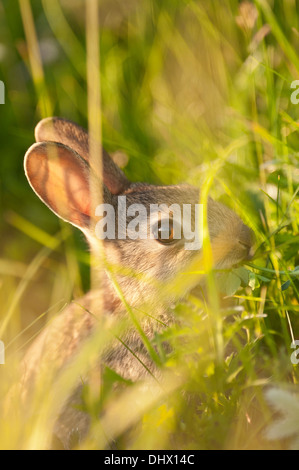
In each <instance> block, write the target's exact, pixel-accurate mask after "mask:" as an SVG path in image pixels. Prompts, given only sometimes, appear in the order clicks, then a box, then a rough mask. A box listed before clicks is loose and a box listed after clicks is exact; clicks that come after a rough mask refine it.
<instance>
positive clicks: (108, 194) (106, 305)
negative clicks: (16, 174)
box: [22, 117, 253, 449]
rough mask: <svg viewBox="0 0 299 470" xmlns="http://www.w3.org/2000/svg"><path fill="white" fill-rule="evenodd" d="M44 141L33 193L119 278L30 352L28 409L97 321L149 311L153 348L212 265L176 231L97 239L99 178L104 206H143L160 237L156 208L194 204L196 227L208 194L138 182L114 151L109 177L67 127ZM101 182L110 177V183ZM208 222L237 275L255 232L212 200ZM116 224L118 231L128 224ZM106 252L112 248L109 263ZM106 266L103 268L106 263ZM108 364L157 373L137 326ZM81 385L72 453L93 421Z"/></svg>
mask: <svg viewBox="0 0 299 470" xmlns="http://www.w3.org/2000/svg"><path fill="white" fill-rule="evenodd" d="M35 138H36V144H34V145H33V146H32V147H31V148H30V149H29V150H28V151H27V153H26V155H25V161H24V168H25V174H26V177H27V179H28V181H29V184H30V185H31V187H32V189H33V191H34V192H35V193H36V194H37V196H38V197H39V198H40V199H41V200H42V201H43V202H44V203H45V204H46V205H47V206H48V207H49V209H51V211H53V212H54V213H55V214H56V215H57V216H58V217H60V218H61V219H63V220H65V221H67V222H69V223H71V224H72V225H74V226H75V227H77V228H79V229H80V230H81V231H82V232H83V234H84V235H85V237H86V238H87V241H88V243H89V245H90V247H91V248H92V250H93V252H95V253H98V256H99V257H101V256H103V257H104V259H105V262H106V263H108V265H109V264H110V265H112V266H114V270H113V276H114V278H113V279H112V278H111V272H109V269H106V270H105V269H102V268H101V272H100V273H99V274H100V276H101V277H100V279H101V281H100V283H99V285H98V287H96V288H94V289H93V290H92V291H90V292H88V293H87V294H86V295H85V297H83V298H82V299H79V300H78V301H77V302H76V303H72V304H70V305H69V306H67V307H66V308H65V310H64V311H63V312H62V313H61V314H60V315H58V316H57V317H56V318H55V319H54V321H53V322H51V323H50V324H49V325H48V326H46V327H45V329H44V331H43V332H42V333H41V334H40V335H39V336H38V337H37V339H35V341H34V342H33V344H32V345H31V346H30V347H29V349H28V351H27V353H26V355H25V357H24V360H23V363H22V367H23V370H24V373H23V379H22V391H23V394H24V397H25V398H24V400H26V397H28V396H30V390H32V389H33V388H34V383H35V381H36V380H37V377H38V375H39V373H40V370H41V368H42V367H43V366H44V367H45V368H47V367H48V365H49V364H51V365H53V364H55V373H57V374H58V373H59V371H61V370H63V369H65V368H66V367H67V366H68V364H69V361H71V360H72V358H74V357H75V355H76V354H77V353H78V351H80V349H81V347H82V345H83V344H85V342H86V340H87V339H88V338H89V337H90V336H91V335H92V333H93V331H94V330H95V328H96V325H97V320H96V318H95V317H96V316H99V317H101V315H104V316H105V318H108V320H109V318H113V319H126V318H127V315H128V314H127V309H126V308H125V305H126V306H129V307H130V309H133V310H134V309H138V308H140V307H143V306H144V305H148V306H149V309H148V311H149V312H150V313H151V315H152V316H147V315H144V317H141V319H140V324H141V326H142V329H143V331H144V333H145V335H146V336H147V338H148V339H152V338H153V337H154V335H155V333H156V332H157V331H160V330H161V329H162V328H165V325H170V324H172V323H174V322H175V318H174V317H173V313H170V310H169V309H168V306H169V305H170V304H171V303H172V302H174V301H176V300H177V299H178V298H183V297H184V296H185V295H186V294H187V293H188V292H189V291H191V289H192V288H194V287H195V285H196V284H197V283H198V279H196V276H195V277H194V279H193V277H189V278H188V282H186V281H184V282H182V283H181V282H180V283H179V286H178V284H177V285H176V288H175V289H173V290H171V289H167V288H166V286H169V285H171V282H172V280H174V279H176V277H177V276H178V275H179V274H180V273H182V272H184V271H186V270H188V267H189V266H191V265H192V263H196V262H197V263H200V262H202V259H201V256H202V253H201V251H202V250H201V249H198V250H188V249H184V248H185V247H184V244H183V243H182V239H180V238H178V239H172V231H173V227H172V226H168V229H169V236H168V237H167V236H163V232H161V230H160V231H159V229H160V228H161V227H160V226H159V220H158V221H157V219H156V220H154V224H153V225H154V227H155V230H156V234H155V236H154V237H147V238H146V239H131V238H129V237H127V236H126V237H122V238H121V239H118V238H117V236H116V238H115V239H113V238H112V239H102V240H101V241H99V239H98V237H97V236H96V227H97V221H98V220H97V219H98V218H97V217H96V216H95V215H94V214H93V213H92V211H91V206H92V204H91V194H90V180H91V177H93V178H95V180H97V178H98V185H99V187H102V188H103V202H104V203H105V204H109V205H110V206H111V207H113V208H114V209H115V217H116V219H118V218H119V213H118V205H119V201H120V199H119V197H120V196H125V197H126V204H127V206H130V205H132V204H139V205H140V204H142V205H143V207H145V208H146V212H147V216H148V217H147V220H145V221H144V224H145V225H146V229H149V231H151V230H152V227H151V225H150V224H151V220H150V218H149V213H150V206H151V205H153V204H165V205H166V206H167V207H169V206H171V205H173V204H176V205H178V206H180V207H181V206H182V205H183V204H189V205H190V207H192V226H193V227H194V217H195V215H194V207H195V205H196V204H197V203H198V201H199V190H198V188H196V187H193V186H189V185H186V184H182V185H174V186H156V185H152V184H148V183H132V182H131V181H129V180H128V179H127V178H126V176H125V174H124V173H123V171H122V170H121V169H120V168H118V167H117V165H116V164H115V163H114V162H113V160H112V158H110V156H109V155H108V153H107V152H106V151H105V150H104V149H103V151H102V152H103V153H102V156H103V159H102V161H103V168H102V170H103V171H102V172H99V171H98V169H97V168H93V167H91V163H90V159H89V136H88V133H87V132H86V131H85V130H84V129H83V128H81V127H80V126H79V125H77V124H75V123H73V122H71V121H68V120H65V119H62V118H57V117H51V118H47V119H44V120H42V121H41V122H39V124H38V125H37V127H36V129H35ZM99 174H102V180H100V177H98V175H99ZM168 215H169V214H168ZM207 218H208V229H209V236H210V240H211V248H212V253H213V259H214V266H215V267H217V268H230V267H231V266H233V265H235V264H238V263H239V262H241V261H242V260H245V259H247V258H248V257H249V256H250V252H251V250H252V246H253V234H252V231H251V229H250V228H249V227H247V226H246V225H245V224H244V223H243V222H242V220H241V219H240V218H239V217H238V216H237V215H236V214H235V213H234V212H233V211H232V210H230V209H229V208H227V207H226V206H224V205H223V204H221V203H219V202H216V201H214V200H213V199H211V198H209V200H208V208H207ZM130 220H132V218H131V219H130V218H129V220H128V221H126V224H127V226H126V227H125V233H126V235H127V232H126V230H127V229H128V223H129V222H130ZM115 222H116V224H115V225H116V226H117V222H118V220H115ZM157 227H158V228H157ZM157 231H158V233H157ZM99 246H102V249H103V253H102V254H101V250H99ZM99 264H100V265H101V266H103V263H102V261H99ZM106 266H107V264H106ZM117 267H118V269H117ZM132 273H133V274H132ZM184 279H185V278H184ZM116 285H117V288H116ZM178 287H180V289H179V288H178ZM120 293H121V294H120ZM124 303H125V305H124ZM153 317H154V318H153ZM157 320H158V321H157ZM125 345H126V347H125ZM132 352H133V354H132ZM102 363H103V364H105V365H107V366H108V367H110V368H111V369H113V370H114V371H115V372H117V373H118V374H119V375H121V376H122V377H123V378H124V379H126V380H131V381H134V382H135V381H137V380H140V379H142V378H144V377H145V376H146V375H147V374H149V373H155V368H156V366H154V365H153V361H152V360H151V358H150V356H149V354H148V351H147V349H146V347H145V346H144V341H143V340H142V338H141V336H140V331H138V328H135V326H134V325H133V326H132V325H131V326H130V327H129V328H128V329H127V330H126V331H125V332H124V333H123V336H122V340H121V342H120V341H115V342H114V343H113V344H111V346H110V347H109V348H108V349H107V350H106V351H104V353H103V355H102V356H101V359H100V360H99V364H102ZM99 367H101V365H99ZM79 382H80V380H79V378H78V387H75V388H74V395H73V397H70V398H69V401H68V402H66V403H65V405H64V407H63V408H62V410H61V411H60V416H59V417H57V422H56V424H55V430H54V432H55V435H56V436H57V438H58V439H59V441H60V442H62V445H63V447H64V448H66V449H68V448H70V447H71V436H72V433H73V431H74V430H76V432H78V433H79V435H80V439H83V438H84V436H85V435H86V433H87V432H88V427H89V418H88V416H87V415H85V414H84V413H83V412H82V411H79V410H78V409H74V407H73V406H72V405H71V404H74V403H76V402H78V401H79V398H80V385H79Z"/></svg>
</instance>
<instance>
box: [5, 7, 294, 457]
mask: <svg viewBox="0 0 299 470" xmlns="http://www.w3.org/2000/svg"><path fill="white" fill-rule="evenodd" d="M12 3H13V2H8V1H2V2H1V4H0V28H1V29H0V30H1V33H0V45H1V44H2V43H3V44H4V47H5V48H7V53H6V55H4V59H3V60H2V59H1V67H0V71H1V73H3V79H4V81H5V80H6V81H7V82H8V81H9V82H10V83H11V86H8V83H7V87H6V88H7V89H9V92H8V93H9V96H8V99H7V102H8V104H7V105H6V107H5V108H1V112H2V109H3V116H5V118H3V126H2V128H1V129H0V135H1V142H3V157H2V159H1V162H0V167H1V181H0V184H1V187H0V202H1V204H2V205H3V209H2V214H3V220H1V222H0V224H1V225H0V229H1V231H2V235H1V236H2V239H3V246H2V251H1V254H0V276H1V277H0V305H1V307H0V339H1V340H4V342H5V344H6V345H7V350H6V361H7V363H6V365H5V366H0V374H1V380H0V416H1V419H0V437H1V439H0V447H1V448H12V449H16V448H21V449H32V448H42V449H44V448H48V447H49V446H50V442H51V439H52V432H53V427H54V421H55V416H56V414H57V413H58V412H59V410H61V408H62V406H63V404H64V402H65V400H66V398H67V397H68V396H69V395H70V394H71V392H72V390H73V389H74V386H75V383H76V377H77V374H78V370H80V371H82V370H83V371H85V372H86V374H87V376H88V371H89V370H90V365H91V364H92V362H93V360H94V358H95V357H98V355H100V354H101V353H102V352H103V351H104V350H105V348H106V347H108V346H109V344H111V341H113V338H115V337H117V338H118V337H119V336H121V333H122V332H123V331H124V329H125V328H127V327H128V325H133V326H134V327H135V328H137V330H138V332H139V334H140V336H141V337H142V339H143V341H144V343H145V345H146V348H147V350H148V351H149V354H150V356H151V358H152V360H153V361H154V362H155V363H156V365H157V367H158V370H162V373H161V374H159V376H158V377H156V376H154V377H153V376H151V375H150V374H149V379H148V383H146V384H142V383H141V384H140V383H137V384H128V383H124V382H123V381H121V379H120V377H119V376H117V374H114V373H113V372H112V371H110V370H107V371H106V372H105V374H104V375H103V377H102V378H101V379H99V378H98V377H97V376H91V377H90V383H89V385H87V382H86V384H85V388H84V394H83V398H84V408H85V410H86V411H87V413H88V414H89V416H90V419H91V431H90V433H89V435H88V436H87V438H86V439H85V440H84V441H83V442H80V443H78V442H76V441H74V443H73V445H74V447H75V448H78V447H81V448H84V449H94V448H105V447H107V446H108V447H109V446H110V445H114V446H116V447H118V448H120V449H142V448H148V449H154V448H164V449H169V448H176V449H179V448H183V449H225V448H234V449H245V448H281V447H286V446H287V445H288V443H287V442H285V441H284V440H282V439H281V440H279V439H280V437H279V436H280V435H279V433H276V434H275V436H278V438H277V439H276V440H275V441H270V440H268V439H267V436H269V435H270V436H271V432H270V434H269V432H267V429H268V426H269V425H270V424H271V423H272V419H273V414H272V411H273V410H274V411H275V410H276V409H279V406H278V405H277V406H275V400H274V398H275V396H274V395H275V394H274V395H273V394H272V395H273V397H274V398H273V397H272V398H273V400H272V401H273V403H274V404H273V403H272V402H271V403H270V404H269V402H268V401H267V398H266V397H267V394H266V393H265V392H266V391H267V390H268V388H270V387H272V386H279V385H281V384H283V385H284V386H286V387H289V388H290V389H291V390H292V389H293V387H298V380H299V375H298V366H295V365H293V364H292V363H291V361H290V356H291V354H292V352H293V350H292V349H291V342H292V341H293V340H294V339H299V321H298V318H299V317H298V315H299V284H298V282H299V280H298V279H299V271H298V265H299V255H298V250H299V233H298V225H299V203H298V185H299V173H298V166H299V154H298V144H299V139H298V134H297V133H298V125H299V124H298V119H299V117H298V113H299V107H296V106H295V105H293V104H292V103H291V102H290V95H291V88H290V86H291V83H292V81H293V80H295V79H296V78H297V75H298V70H299V62H298V57H297V53H296V51H297V50H298V47H299V32H298V27H299V25H298V19H297V18H298V14H297V11H298V7H299V5H298V2H297V1H295V0H294V1H290V2H276V1H275V0H272V1H269V2H266V1H262V0H256V2H255V3H254V4H255V5H256V7H255V8H254V7H253V4H251V9H250V10H248V11H247V13H246V14H247V16H246V15H245V16H246V17H244V14H245V13H244V10H242V9H241V10H240V2H238V1H236V0H225V1H223V2H218V3H217V4H216V3H215V2H204V1H201V0H197V1H196V0H191V1H187V0H186V1H181V0H180V1H179V0H173V1H171V2H159V1H158V0H152V1H151V2H149V1H146V0H144V1H141V2H137V1H136V2H135V1H134V0H132V1H131V2H128V5H126V7H124V2H120V1H117V0H114V1H103V2H100V13H99V24H97V22H96V21H95V23H94V24H93V28H91V30H90V31H88V28H87V27H86V17H85V15H86V11H85V7H86V2H83V1H80V0H78V1H76V2H69V1H67V0H60V1H58V0H55V1H54V0H51V1H48V0H43V1H42V2H39V5H36V4H33V3H34V2H31V3H30V2H29V0H28V1H27V0H26V1H25V0H24V1H23V0H20V2H19V5H20V11H19V13H17V12H16V10H15V9H13V8H12V5H11V4H12ZM91 3H92V5H91ZM92 6H93V7H94V8H95V10H92ZM89 8H90V10H89V13H90V15H91V16H90V18H91V17H92V15H93V16H94V14H95V11H96V9H97V2H96V1H95V2H90V5H89ZM15 16H16V19H15ZM245 20H246V21H245ZM244 21H245V23H244ZM96 37H100V46H101V47H100V51H99V50H98V48H97V47H95V48H94V50H93V49H92V46H97V45H98V43H97V44H96V43H95V41H96ZM47 41H48V43H47ZM45 44H48V49H47V47H46V46H45ZM10 50H12V51H14V52H13V54H11V55H9V54H8V51H10ZM87 50H88V51H89V53H90V55H89V61H88V57H87ZM51 51H52V52H51ZM51 53H52V56H51ZM0 54H1V49H0ZM51 57H52V58H51ZM95 57H97V58H99V57H101V64H100V66H99V65H98V67H97V69H96V70H95V69H94V68H93V64H94V60H95ZM24 62H25V63H26V66H27V67H28V69H27V70H29V71H30V75H29V74H28V72H27V71H25V70H26V68H25V67H24V65H23V64H24ZM97 63H98V62H97ZM88 66H89V69H88ZM12 70H20V71H21V72H20V73H19V76H16V75H15V76H14V77H12V72H11V71H12ZM87 70H89V73H87ZM0 78H1V79H2V77H0ZM100 88H101V96H100V94H99V93H100ZM88 90H89V91H88ZM92 90H93V91H92ZM24 108H25V109H26V111H24ZM100 111H101V113H100ZM51 114H55V115H61V116H62V117H65V118H70V119H72V120H74V121H77V122H79V123H80V124H82V125H84V126H85V127H86V128H87V127H89V129H90V130H91V133H92V134H93V135H96V130H97V129H100V128H101V127H102V129H103V136H102V137H103V142H104V146H105V147H106V148H107V150H109V151H111V152H113V151H115V150H122V151H123V152H125V153H126V154H127V155H128V157H129V161H128V165H127V167H126V168H125V172H126V174H127V175H128V177H129V178H130V179H132V181H147V182H151V183H160V182H162V183H163V184H176V183H180V182H189V183H191V184H194V185H197V186H198V187H199V188H200V189H201V202H203V203H205V202H206V200H207V197H208V196H210V195H211V196H212V197H214V198H215V199H220V200H222V201H223V202H224V203H226V204H228V205H229V206H230V207H232V208H233V209H234V210H235V211H236V212H237V213H238V214H239V215H240V216H241V217H242V219H243V220H244V222H245V223H247V224H248V225H249V226H250V227H251V228H252V229H253V230H254V232H255V235H256V255H255V258H254V259H253V260H252V261H251V262H248V264H247V265H246V266H245V268H246V270H247V271H245V270H244V271H239V272H237V271H235V270H234V271H232V272H230V273H228V272H220V273H219V272H214V271H213V270H212V269H211V267H212V253H211V250H210V243H209V237H208V234H207V233H206V237H205V243H204V251H203V256H202V258H201V265H200V267H198V266H195V265H194V266H190V272H189V273H184V274H183V275H182V277H180V278H178V279H177V280H176V282H174V283H173V284H172V286H161V299H160V300H162V299H163V298H165V297H167V295H170V294H171V293H172V292H171V289H174V290H175V291H177V292H178V291H179V290H180V289H181V290H182V291H183V290H184V288H185V286H187V285H188V283H189V282H190V281H191V280H192V279H193V278H194V277H196V276H197V278H198V280H200V282H201V288H200V289H198V290H197V291H196V292H192V293H191V294H190V295H189V296H188V298H187V299H186V300H185V301H184V302H182V303H179V304H178V305H176V306H172V313H173V314H174V315H175V317H176V318H177V320H178V322H177V325H173V326H171V327H168V328H166V329H161V331H159V333H157V335H156V336H155V338H154V339H153V340H151V339H149V338H147V337H146V335H145V333H144V331H143V329H142V319H143V318H144V316H148V317H149V316H150V317H151V318H153V321H156V322H157V320H155V318H156V313H157V312H156V311H151V310H150V309H149V308H148V306H146V305H145V306H144V309H141V310H142V311H136V309H132V307H131V306H130V305H129V304H128V303H127V302H126V299H125V297H124V295H123V293H122V292H121V290H120V288H119V286H118V285H117V282H116V280H115V279H114V272H115V269H116V268H117V267H115V266H114V267H113V266H110V267H109V266H108V269H109V270H110V271H111V279H112V281H113V282H114V284H115V288H116V291H117V292H118V295H119V297H120V298H121V300H122V302H123V304H124V308H125V310H126V311H127V318H126V319H124V320H123V321H120V322H118V323H116V324H113V325H109V328H108V327H105V326H104V325H102V324H101V325H99V328H98V330H97V331H96V333H95V334H94V335H93V336H92V337H91V339H90V341H88V342H86V344H85V345H84V348H82V350H81V351H80V352H79V354H78V356H77V357H75V358H73V360H72V362H71V365H70V367H69V368H67V369H65V370H64V371H57V369H56V367H55V364H51V367H50V368H49V370H46V373H44V374H41V377H40V380H39V381H38V383H37V384H36V388H35V389H34V390H33V391H32V397H31V400H30V406H28V407H27V408H26V409H25V410H23V409H22V407H21V406H20V392H19V391H18V388H17V389H15V388H13V390H14V394H13V395H12V392H11V390H12V385H13V384H14V383H16V382H17V383H18V380H19V375H18V368H19V364H20V361H21V359H22V357H23V355H24V351H25V350H26V346H27V345H28V344H29V343H30V342H31V340H32V339H33V338H35V336H36V335H37V334H38V333H39V332H40V331H41V330H42V327H43V325H44V324H45V323H46V322H51V321H52V320H53V318H55V317H56V316H57V315H59V314H60V313H61V309H62V307H63V306H64V305H65V304H66V303H69V302H70V301H71V299H72V297H73V294H74V297H75V298H77V299H78V298H80V295H82V293H83V292H84V291H87V290H88V289H89V287H90V281H89V279H90V278H89V274H88V270H89V267H90V264H91V266H92V267H93V264H94V260H93V257H92V256H91V257H90V255H89V254H88V252H87V250H86V253H85V252H84V250H85V247H86V245H85V243H84V242H82V239H81V238H80V236H78V234H77V233H76V231H75V230H72V229H70V228H69V227H68V226H67V225H66V224H64V223H61V224H60V223H57V222H56V221H55V217H54V216H52V215H51V214H50V212H49V211H47V209H46V208H43V207H42V205H41V204H40V202H39V201H38V200H37V198H36V197H35V196H34V195H33V194H32V193H31V189H30V188H29V187H28V186H27V182H26V180H25V178H23V176H22V174H23V170H22V157H23V155H24V153H25V151H26V150H27V148H28V146H29V145H31V143H33V138H34V137H33V128H34V125H35V124H36V122H37V121H38V120H39V119H40V118H42V117H45V116H48V115H51ZM4 121H5V122H4ZM101 122H102V124H101ZM12 133H13V134H14V139H12V138H11V134H12ZM98 135H99V134H97V136H98ZM94 158H95V159H98V158H100V156H99V155H97V151H96V150H95V153H94ZM103 263H105V260H103ZM118 268H121V269H123V270H124V272H126V267H125V266H122V267H118ZM203 273H205V276H203ZM238 273H239V274H238ZM246 273H247V274H246ZM127 275H128V276H135V275H138V274H137V273H129V272H128V273H127ZM238 275H239V276H241V277H242V279H240V278H238ZM223 276H224V277H223ZM244 276H245V278H244ZM246 276H247V277H246ZM92 281H93V278H92ZM93 282H94V281H93ZM149 282H154V280H149ZM234 287H236V289H234ZM168 289H169V290H168ZM228 298H229V299H228ZM77 307H78V309H80V308H82V307H80V300H78V304H77ZM90 313H91V315H94V312H93V311H91V312H90ZM157 323H158V322H157ZM165 342H168V343H169V344H170V345H171V346H172V349H171V352H167V353H166V352H165V350H164V349H163V344H165ZM132 354H134V351H132ZM50 369H51V370H50ZM153 375H154V374H153ZM19 385H20V384H19ZM114 385H115V387H114ZM118 385H119V386H120V387H118ZM21 389H22V386H21ZM99 390H100V392H99ZM9 391H10V392H9ZM8 392H9V397H10V398H9V399H8V398H7V394H8ZM272 395H271V396H272ZM270 405H273V408H272V407H271V406H270ZM99 414H100V415H101V417H102V418H101V420H100V421H99V420H98V419H97V416H98V415H99ZM272 434H273V433H272ZM284 435H288V433H287V432H285V434H284ZM283 437H284V436H282V438H283ZM293 437H294V436H293ZM295 437H297V436H295ZM297 441H298V439H297ZM297 441H296V440H295V443H296V442H297ZM293 445H294V444H293Z"/></svg>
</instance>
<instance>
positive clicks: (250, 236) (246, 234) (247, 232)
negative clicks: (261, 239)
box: [239, 225, 254, 260]
mask: <svg viewBox="0 0 299 470" xmlns="http://www.w3.org/2000/svg"><path fill="white" fill-rule="evenodd" d="M239 244H240V245H241V246H242V247H243V248H244V250H245V251H246V256H244V258H245V259H247V260H250V259H252V257H253V245H254V233H253V231H252V230H251V229H250V228H249V227H247V225H243V226H242V229H241V233H240V235H239Z"/></svg>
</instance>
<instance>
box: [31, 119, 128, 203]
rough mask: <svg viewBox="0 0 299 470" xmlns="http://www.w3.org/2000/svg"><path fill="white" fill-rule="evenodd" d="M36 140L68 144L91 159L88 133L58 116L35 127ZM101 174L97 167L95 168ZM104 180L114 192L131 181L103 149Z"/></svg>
mask: <svg viewBox="0 0 299 470" xmlns="http://www.w3.org/2000/svg"><path fill="white" fill-rule="evenodd" d="M35 140H36V142H47V141H50V142H58V143H61V144H64V145H67V146H68V147H70V148H71V149H73V150H75V152H77V153H78V154H79V155H81V157H82V158H84V160H86V161H87V162H88V161H89V138H88V133H87V132H86V131H85V130H84V129H83V128H82V127H80V126H78V125H77V124H75V123H73V122H71V121H67V120H66V119H61V118H57V117H51V118H46V119H43V120H42V121H40V122H39V124H38V125H37V126H36V129H35ZM93 171H94V172H95V174H99V171H98V170H97V168H93ZM103 181H104V184H105V185H106V187H107V188H108V189H109V191H110V192H111V193H112V194H121V193H123V192H124V191H125V190H126V189H127V188H128V187H129V186H130V184H131V183H130V181H129V180H128V179H127V178H126V176H125V175H124V173H123V172H122V171H121V169H120V168H119V167H118V166H117V165H116V164H115V163H114V162H113V160H112V159H111V158H110V156H109V155H108V153H107V152H106V151H105V150H104V149H103Z"/></svg>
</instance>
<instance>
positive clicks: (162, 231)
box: [154, 220, 178, 245]
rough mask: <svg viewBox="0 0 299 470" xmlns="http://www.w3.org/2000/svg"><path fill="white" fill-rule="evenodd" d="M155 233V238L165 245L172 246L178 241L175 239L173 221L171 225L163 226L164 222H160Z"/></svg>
mask: <svg viewBox="0 0 299 470" xmlns="http://www.w3.org/2000/svg"><path fill="white" fill-rule="evenodd" d="M154 232H155V238H156V239H157V240H158V242H160V243H162V244H163V245H170V244H172V243H175V242H177V241H178V239H177V238H175V227H174V222H173V220H169V224H165V223H164V224H163V223H162V220H159V222H158V224H157V226H156V229H155V231H154Z"/></svg>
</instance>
